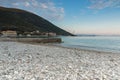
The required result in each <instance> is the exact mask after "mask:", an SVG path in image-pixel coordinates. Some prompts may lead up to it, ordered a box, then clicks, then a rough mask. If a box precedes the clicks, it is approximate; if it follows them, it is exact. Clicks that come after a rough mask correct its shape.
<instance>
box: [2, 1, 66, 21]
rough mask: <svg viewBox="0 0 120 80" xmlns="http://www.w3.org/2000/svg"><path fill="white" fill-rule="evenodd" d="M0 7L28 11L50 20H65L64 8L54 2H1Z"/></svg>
mask: <svg viewBox="0 0 120 80" xmlns="http://www.w3.org/2000/svg"><path fill="white" fill-rule="evenodd" d="M0 5H1V6H5V7H13V8H20V9H24V10H28V11H31V12H34V13H36V14H38V15H40V16H42V17H44V18H46V19H49V20H61V19H63V18H64V8H63V7H58V6H56V4H55V3H54V2H52V0H0Z"/></svg>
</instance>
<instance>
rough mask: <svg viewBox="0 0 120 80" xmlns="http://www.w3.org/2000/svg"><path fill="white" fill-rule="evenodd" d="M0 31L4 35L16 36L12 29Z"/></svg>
mask: <svg viewBox="0 0 120 80" xmlns="http://www.w3.org/2000/svg"><path fill="white" fill-rule="evenodd" d="M1 33H2V35H3V36H4V37H16V36H17V32H16V31H12V30H7V31H2V32H1Z"/></svg>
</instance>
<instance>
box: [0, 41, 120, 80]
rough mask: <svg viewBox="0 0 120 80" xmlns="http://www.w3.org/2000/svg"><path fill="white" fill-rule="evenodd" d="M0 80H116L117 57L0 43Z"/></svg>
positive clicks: (119, 78) (119, 64)
mask: <svg viewBox="0 0 120 80" xmlns="http://www.w3.org/2000/svg"><path fill="white" fill-rule="evenodd" d="M0 80H120V54H119V53H106V52H98V51H92V50H91V51H90V50H81V49H79V50H77V49H67V48H62V47H56V46H46V45H35V44H25V43H18V42H3V41H1V42H0Z"/></svg>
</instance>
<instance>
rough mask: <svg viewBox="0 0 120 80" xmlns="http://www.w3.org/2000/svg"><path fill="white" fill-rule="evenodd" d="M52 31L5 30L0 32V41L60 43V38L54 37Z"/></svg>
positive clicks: (54, 34)
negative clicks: (19, 31)
mask: <svg viewBox="0 0 120 80" xmlns="http://www.w3.org/2000/svg"><path fill="white" fill-rule="evenodd" d="M56 36H57V35H56V33H53V32H40V31H38V30H37V31H33V32H24V33H22V34H20V33H18V32H17V31H14V30H5V31H1V32H0V41H12V42H13V41H14V42H25V43H61V42H62V40H61V38H57V37H56Z"/></svg>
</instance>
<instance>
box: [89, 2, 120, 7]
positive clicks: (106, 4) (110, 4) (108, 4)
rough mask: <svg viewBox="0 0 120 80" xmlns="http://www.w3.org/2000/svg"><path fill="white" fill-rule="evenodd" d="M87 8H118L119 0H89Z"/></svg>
mask: <svg viewBox="0 0 120 80" xmlns="http://www.w3.org/2000/svg"><path fill="white" fill-rule="evenodd" d="M89 1H90V2H91V5H90V6H89V7H88V8H89V9H104V8H119V7H120V0H89Z"/></svg>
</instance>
